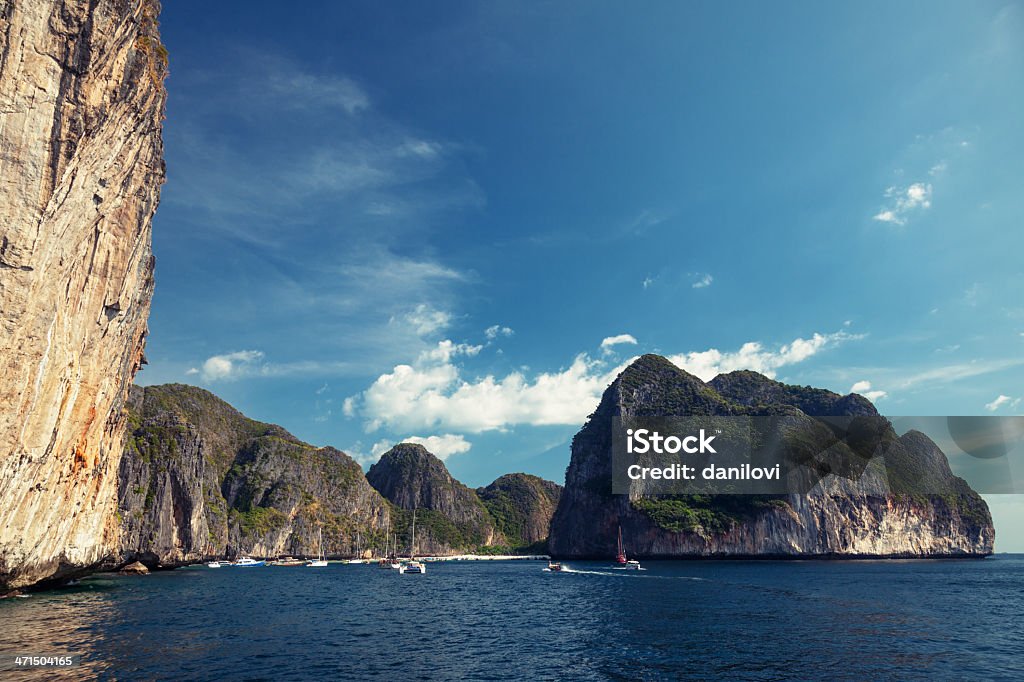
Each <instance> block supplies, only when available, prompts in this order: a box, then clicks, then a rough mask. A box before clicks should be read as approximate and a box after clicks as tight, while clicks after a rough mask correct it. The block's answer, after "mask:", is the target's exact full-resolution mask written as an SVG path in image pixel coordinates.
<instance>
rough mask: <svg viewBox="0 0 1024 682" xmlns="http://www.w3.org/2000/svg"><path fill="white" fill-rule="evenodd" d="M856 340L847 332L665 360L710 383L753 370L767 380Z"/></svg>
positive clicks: (754, 344) (749, 344)
mask: <svg viewBox="0 0 1024 682" xmlns="http://www.w3.org/2000/svg"><path fill="white" fill-rule="evenodd" d="M858 338H861V337H860V336H859V335H856V334H849V333H847V332H834V333H832V334H814V335H813V336H812V337H811V338H809V339H799V338H798V339H794V340H793V341H791V342H790V343H787V344H784V345H782V346H780V347H778V348H776V349H768V348H765V347H764V346H763V345H762V344H761V343H760V342H758V341H750V342H748V343H745V344H743V345H742V346H741V347H740V349H739V350H738V351H732V352H723V351H720V350H718V349H717V348H709V349H708V350H704V351H694V352H690V353H681V354H679V355H670V356H668V359H669V360H671V361H672V362H673V363H675V364H676V365H678V366H679V367H681V368H683V369H685V370H686V371H687V372H689V373H690V374H693V375H695V376H697V377H699V378H700V379H701V380H703V381H710V380H711V379H713V378H715V377H716V376H717V375H719V374H722V373H725V372H732V371H735V370H738V369H752V370H754V371H755V372H760V373H761V374H764V375H765V376H767V377H774V376H775V373H776V370H778V369H780V368H782V367H785V366H787V365H793V364H796V363H798V362H803V361H804V360H806V359H808V358H810V357H811V356H813V355H816V354H817V353H819V352H821V351H822V350H825V349H826V348H829V347H831V346H835V345H837V344H839V343H842V342H843V341H848V340H853V339H858Z"/></svg>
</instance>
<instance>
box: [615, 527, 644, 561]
mask: <svg viewBox="0 0 1024 682" xmlns="http://www.w3.org/2000/svg"><path fill="white" fill-rule="evenodd" d="M615 563H616V564H618V567H619V568H624V569H626V570H627V571H639V570H640V562H639V561H636V560H635V559H629V560H627V559H626V550H625V549H623V547H622V526H619V552H618V554H616V555H615Z"/></svg>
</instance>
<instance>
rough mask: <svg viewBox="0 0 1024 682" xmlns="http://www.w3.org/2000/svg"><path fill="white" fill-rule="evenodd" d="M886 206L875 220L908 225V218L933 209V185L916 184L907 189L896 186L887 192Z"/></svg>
mask: <svg viewBox="0 0 1024 682" xmlns="http://www.w3.org/2000/svg"><path fill="white" fill-rule="evenodd" d="M885 198H886V199H887V200H888V201H887V202H886V205H885V206H884V207H883V208H882V210H881V211H879V212H878V213H877V214H875V216H874V219H875V220H877V221H879V222H883V223H891V224H893V225H906V224H907V219H908V216H909V215H911V214H913V213H914V212H917V211H919V210H924V209H927V208H931V205H932V186H931V183H924V182H915V183H914V184H912V185H909V186H907V187H896V186H895V185H894V186H892V187H889V188H888V189H886V190H885Z"/></svg>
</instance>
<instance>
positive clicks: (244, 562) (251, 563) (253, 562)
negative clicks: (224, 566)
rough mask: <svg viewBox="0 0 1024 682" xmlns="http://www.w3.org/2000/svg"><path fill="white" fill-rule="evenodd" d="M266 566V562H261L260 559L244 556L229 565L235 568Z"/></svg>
mask: <svg viewBox="0 0 1024 682" xmlns="http://www.w3.org/2000/svg"><path fill="white" fill-rule="evenodd" d="M266 564H267V562H266V561H263V560H262V559H259V560H257V559H253V558H252V557H247V556H244V557H242V558H240V559H239V560H238V561H236V562H235V563H233V564H231V566H236V567H238V568H253V567H256V566H266Z"/></svg>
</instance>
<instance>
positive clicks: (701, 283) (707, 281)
mask: <svg viewBox="0 0 1024 682" xmlns="http://www.w3.org/2000/svg"><path fill="white" fill-rule="evenodd" d="M714 281H715V278H714V277H712V276H711V275H710V274H708V273H704V274H703V275H698V276H697V280H696V281H695V282H694V283H693V284H692V285H691V286H692V287H693V288H694V289H706V288H707V287H709V286H711V283H712V282H714Z"/></svg>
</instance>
